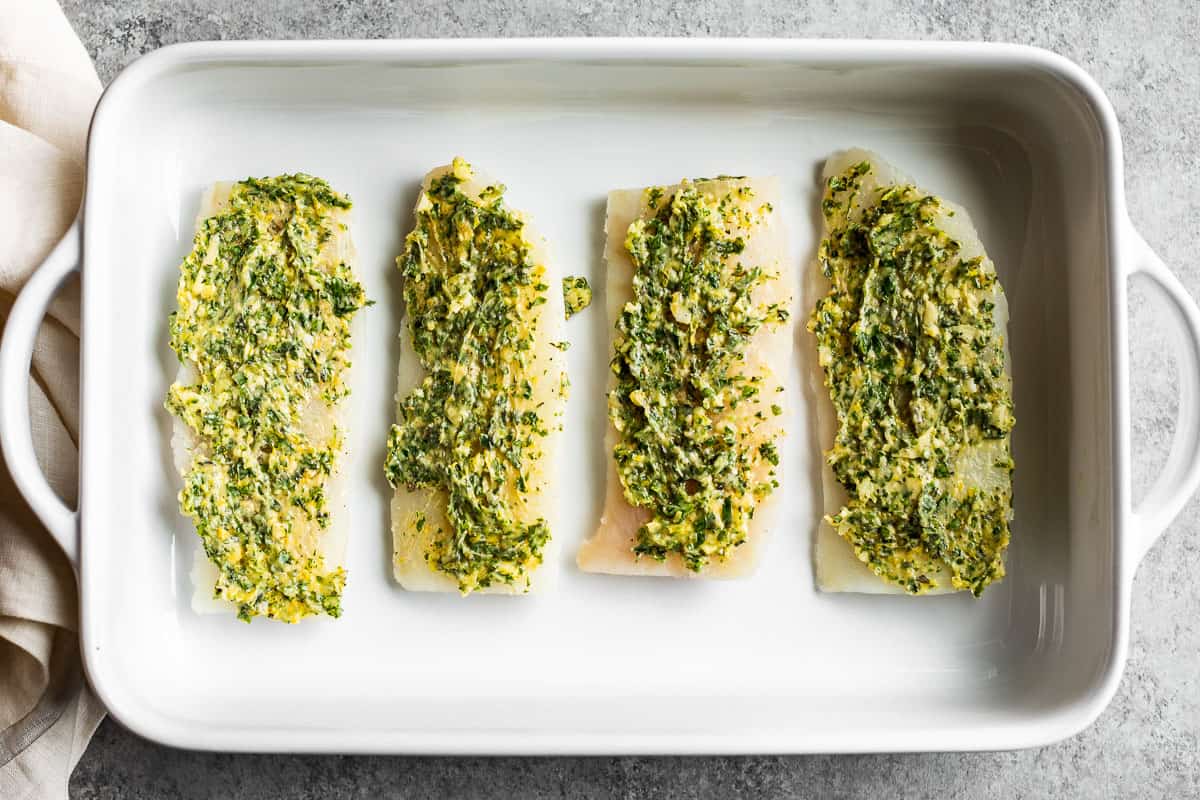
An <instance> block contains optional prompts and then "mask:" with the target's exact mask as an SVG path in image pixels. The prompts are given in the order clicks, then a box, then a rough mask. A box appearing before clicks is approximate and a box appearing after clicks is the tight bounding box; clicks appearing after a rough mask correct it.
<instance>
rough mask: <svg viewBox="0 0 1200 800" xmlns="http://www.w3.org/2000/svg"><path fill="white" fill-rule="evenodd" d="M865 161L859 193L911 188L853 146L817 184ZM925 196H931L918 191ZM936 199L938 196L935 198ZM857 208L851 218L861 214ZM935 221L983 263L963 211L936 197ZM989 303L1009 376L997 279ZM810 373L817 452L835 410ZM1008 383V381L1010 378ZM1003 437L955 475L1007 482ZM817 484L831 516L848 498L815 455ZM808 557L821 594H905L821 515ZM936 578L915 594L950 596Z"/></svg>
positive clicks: (815, 278)
mask: <svg viewBox="0 0 1200 800" xmlns="http://www.w3.org/2000/svg"><path fill="white" fill-rule="evenodd" d="M864 161H866V162H869V163H870V164H871V170H870V172H868V173H867V174H865V175H863V176H862V177H861V179H860V181H861V184H860V185H861V196H863V197H878V194H879V193H878V192H877V191H876V189H877V188H878V187H887V186H893V185H900V186H904V185H911V186H916V185H917V184H916V182H915V181H913V180H912V178H910V177H909V176H908V175H906V174H904V173H903V172H901V171H900V170H899V169H897V168H896V167H894V166H893V165H891V164H889V163H888V162H886V161H884V160H883V159H882V158H880V157H879V155H877V154H875V153H872V152H871V151H869V150H862V149H858V148H854V149H851V150H846V151H845V152H841V153H837V154H836V155H834V156H832V157H831V158H830V159H829V160H827V161H826V162H825V169H824V171H823V173H822V184H823V185H824V183H825V182H827V181H828V180H829V178H831V177H833V176H835V175H840V174H842V173H844V172H845V171H846V170H848V169H849V168H850V167H852V166H854V165H855V164H859V163H862V162H864ZM920 191H922V192H924V193H925V194H931V193H930V192H926V191H925V190H920ZM939 199H941V198H939ZM866 207H867V206H860V207H859V208H858V209H857V211H856V212H851V213H852V215H853V216H861V214H862V211H863V208H866ZM936 224H937V226H938V227H940V228H941V229H942V230H943V231H945V232H946V234H947V235H949V236H950V237H951V238H952V239H955V240H957V241H958V243H959V244H960V245H961V248H962V249H961V250H960V251H959V252H960V257H961V258H962V259H963V260H967V259H971V258H975V257H976V256H982V257H983V258H984V259H985V260H987V261H989V262H990V260H991V259H989V258H988V256H987V253H986V252H985V251H984V248H983V243H982V242H981V241H980V240H979V234H978V233H977V232H976V230H975V226H974V225H973V224H972V222H971V217H970V215H969V214H968V213H967V211H966V209H964V208H962V207H961V206H958V205H956V204H954V203H951V202H948V201H946V200H945V199H941V210H940V212H939V213H938V215H937V217H936ZM809 274H810V275H811V276H812V283H811V285H810V288H811V289H812V291H811V292H810V294H809V296H810V297H824V296H825V294H826V292H827V291H828V290H829V282H828V281H827V280H826V279H825V277H824V275H822V274H821V267H820V264H815V263H814V265H813V267H812V268H811V269H810V270H809ZM989 299H990V300H991V301H992V302H993V303H994V304H995V309H994V311H993V320H994V323H995V326H996V330H997V331H998V332H999V333H1000V335H1001V336H1004V352H1005V362H1006V368H1005V373H1006V377H1007V376H1009V375H1011V371H1012V368H1011V358H1010V356H1009V350H1008V336H1007V331H1008V301H1007V300H1006V298H1005V296H1004V291H1003V289H1002V288H1001V286H1000V282H999V281H996V283H995V290H994V294H993V295H992V297H990V298H989ZM811 363H812V372H811V373H810V380H811V381H812V385H813V394H814V396H815V397H816V420H817V435H818V440H819V441H820V444H821V451H822V455H823V454H824V452H825V451H826V450H828V449H829V447H831V446H832V444H833V441H834V437H835V435H836V433H837V413H836V411H835V410H834V407H833V401H832V400H831V399H830V397H829V389H828V388H827V387H826V386H825V376H824V373H823V371H822V370H821V367H820V365H819V364H818V363H817V359H815V358H813V359H811ZM1010 381H1011V379H1010ZM1005 442H1006V440H1004V439H996V440H987V441H984V442H982V443H981V444H979V445H976V446H974V447H968V448H966V449H965V450H964V452H963V453H962V455H961V456H960V457H959V460H958V465H957V469H956V474H958V475H959V476H961V477H963V478H964V479H965V483H967V484H968V485H971V484H972V483H973V484H974V485H976V486H978V487H979V488H981V489H994V488H996V487H997V486H1000V485H1004V484H1008V485H1011V480H1012V478H1011V476H1010V474H1009V473H1008V471H1007V470H1005V469H1001V468H997V467H996V466H995V463H996V460H997V456H999V455H1001V453H1002V449H1003V447H1004V444H1005ZM821 487H822V497H823V498H824V515H834V514H837V513H838V512H839V511H841V510H842V508H843V507H844V506H845V505H846V504H847V503H848V502H849V498H848V496H847V494H846V491H845V489H843V488H842V485H841V484H840V483H838V481H837V478H835V477H834V474H833V469H832V468H831V467H830V466H829V464H828V463H827V462H826V461H825V459H824V457H822V459H821ZM813 558H814V561H815V567H816V570H815V572H816V582H817V588H819V589H821V590H822V591H825V592H857V593H861V594H908V593H907V592H905V591H904V588H903V587H901V586H898V585H896V584H894V583H891V582H889V581H885V580H883V579H882V578H880V577H878V576H877V575H875V573H874V572H873V571H872V570H871V568H870V567H869V566H867V564H865V563H864V562H862V561H859V560H858V558H857V557H856V556H855V554H854V548H853V547H852V546H851V544H850V543H849V542H847V541H846V540H844V539H842V537H840V536H838V534H837V531H835V530H834V529H833V527H832V526H831V525H829V523H828V522H826V521H825V520H824V518H822V520H821V522H820V524H819V526H818V531H817V539H816V542H815V544H814V547H813ZM932 577H933V578H934V579H935V580H936V581H937V584H938V585H937V587H936V588H933V589H930V590H928V591H926V592H925V593H924V594H923V595H921V596H927V595H935V594H952V593H954V592H956V591H964V590H958V589H955V588H954V587H953V585H952V584H951V583H950V570H949V569H948V568H943V569H942V570H940V571H939V572H938V573H935V574H934V575H933V576H932Z"/></svg>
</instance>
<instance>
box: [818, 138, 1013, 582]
mask: <svg viewBox="0 0 1200 800" xmlns="http://www.w3.org/2000/svg"><path fill="white" fill-rule="evenodd" d="M871 171H872V164H871V163H870V162H865V161H864V162H862V163H859V164H856V165H853V166H851V167H850V168H849V169H847V170H846V171H845V172H843V173H842V174H838V175H834V176H833V177H831V178H829V180H828V181H827V185H826V191H825V196H824V201H823V204H822V210H823V213H824V216H825V220H826V226H827V236H826V238H825V239H824V240H823V241H822V242H821V245H820V250H819V260H820V264H821V269H822V271H823V272H824V275H825V277H826V278H828V279H829V280H830V282H831V283H832V288H831V289H830V291H829V293H828V295H827V296H826V297H824V298H823V299H821V300H820V301H819V302H818V303H817V306H816V308H815V309H814V311H813V314H812V317H811V319H810V320H809V323H808V327H809V329H810V330H811V331H813V332H814V333H815V334H816V338H817V342H818V351H819V357H820V363H821V367H822V368H823V370H824V374H825V384H826V386H827V387H828V388H829V392H830V395H831V397H832V400H833V404H834V407H835V409H836V411H837V419H838V428H837V435H836V439H835V442H834V446H833V448H832V449H831V450H829V451H828V453H827V455H826V457H827V460H828V462H829V464H830V466H831V467H832V469H833V472H834V475H835V476H836V478H837V480H838V482H839V483H841V485H842V486H843V487H844V488H845V490H846V492H847V494H848V495H849V502H848V503H847V505H846V507H844V508H842V509H841V510H840V511H839V512H838V513H836V514H834V515H832V516H830V517H827V518H826V521H827V522H828V523H829V524H830V525H832V526H833V527H834V529H835V530H836V531H837V533H838V534H839V535H840V536H841V537H843V538H844V539H845V540H846V541H848V542H849V543H850V544H851V545H852V546H853V548H854V551H855V554H856V555H857V556H858V558H859V559H860V560H861V561H863V562H865V563H866V564H867V565H868V566H870V567H871V569H872V570H873V571H874V572H875V573H876V575H878V576H879V577H881V578H882V579H884V580H886V581H889V582H892V583H894V584H896V585H899V586H901V587H903V588H904V589H905V590H906V591H907V592H910V593H912V594H921V593H923V592H926V591H929V590H930V589H933V588H935V587H938V586H939V580H948V582H949V584H950V585H951V586H952V587H953V588H954V589H963V590H970V591H971V592H973V593H974V594H975V595H977V596H978V595H979V594H980V593H982V592H983V590H984V589H985V588H986V587H987V586H988V584H990V583H991V582H992V581H995V580H998V579H1000V578H1001V577H1003V576H1004V561H1003V556H1004V551H1005V549H1006V548H1007V546H1008V542H1009V518H1010V516H1011V507H1012V490H1011V472H1012V467H1013V462H1012V458H1011V451H1010V446H1009V433H1010V431H1011V430H1012V427H1013V423H1014V418H1013V406H1012V396H1011V390H1010V381H1009V378H1008V375H1007V373H1006V371H1005V353H1004V339H1003V331H1002V330H1001V328H1000V325H1001V324H1002V323H1001V322H1000V321H998V320H997V313H996V312H997V305H998V304H1001V303H1003V294H1002V290H1001V288H1000V284H999V282H998V280H997V277H996V272H995V268H994V266H993V265H992V263H991V261H990V260H988V259H987V258H986V257H984V256H982V255H980V256H975V257H965V255H964V254H963V252H962V251H963V245H962V243H961V242H959V241H957V240H955V239H954V238H952V237H951V236H950V235H948V234H947V232H946V231H945V230H943V227H944V223H943V221H944V220H947V219H949V218H950V217H952V216H953V212H952V211H950V210H949V209H947V208H946V207H945V205H944V204H943V202H942V201H941V200H939V199H938V198H937V197H933V196H930V195H928V194H925V193H923V192H921V191H920V190H918V189H917V188H916V187H914V186H911V185H884V186H875V185H874V181H871V182H870V185H869V186H870V188H867V186H865V185H864V184H865V183H866V181H865V180H864V176H869V175H870V173H871Z"/></svg>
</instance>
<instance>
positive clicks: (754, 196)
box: [576, 177, 795, 578]
mask: <svg viewBox="0 0 1200 800" xmlns="http://www.w3.org/2000/svg"><path fill="white" fill-rule="evenodd" d="M694 185H695V187H696V188H697V189H698V190H699V191H700V192H703V193H706V194H711V195H713V196H715V197H720V196H723V195H727V194H732V195H733V198H737V195H736V192H737V189H738V188H739V187H749V188H750V190H751V192H750V194H749V196H748V199H734V202H736V203H738V204H739V205H747V206H749V207H752V208H754V209H757V208H759V207H760V206H762V205H763V204H764V203H769V204H770V205H771V206H773V208H774V210H773V211H772V212H771V213H769V214H768V215H767V216H766V218H765V220H764V221H763V222H762V223H760V224H758V225H756V226H755V227H754V228H753V229H752V230H742V231H741V233H742V234H743V235H744V237H745V241H746V247H745V249H744V250H743V251H742V253H741V254H740V255H737V256H734V257H735V258H737V259H738V260H739V261H741V262H742V263H743V264H745V265H747V266H750V265H756V266H760V267H762V268H763V269H764V270H766V271H767V272H768V273H779V277H777V278H776V279H774V280H768V281H765V282H764V283H763V284H762V285H760V286H759V287H758V288H757V289H756V290H755V292H754V295H753V298H752V299H753V302H754V303H755V304H756V305H757V304H772V303H775V304H780V305H782V306H784V307H785V308H788V309H789V310H794V309H792V306H793V302H794V298H795V292H794V285H793V284H794V275H795V273H794V271H793V269H791V262H790V260H789V258H788V237H787V229H786V226H785V225H784V222H783V215H782V213H781V211H780V202H779V194H780V190H779V181H778V179H777V178H773V177H769V178H727V179H726V178H722V179H718V180H711V181H702V182H701V181H697V182H696V183H695V184H694ZM679 188H680V185H679V184H677V185H674V186H664V187H662V190H663V196H664V197H670V196H673V195H674V194H675V192H676V191H678V190H679ZM650 213H651V212H650V210H649V206H648V205H647V202H646V190H645V189H621V190H617V191H613V192H610V193H609V195H608V214H607V217H606V220H605V226H604V229H605V235H606V242H605V248H604V259H605V263H606V264H607V279H606V281H605V297H606V309H607V313H608V322H609V330H610V335H611V336H615V335H616V332H617V331H616V322H617V320H618V318H619V317H620V314H621V310H622V309H623V308H624V306H625V304H626V303H627V302H629V301H630V300H631V299H632V298H633V270H634V265H633V261H632V260H631V259H630V257H629V253H628V251H627V250H626V249H625V238H626V234H627V232H628V230H629V226H630V225H631V224H632V223H633V222H634V221H635V220H637V219H638V218H640V217H642V216H644V215H649V214H650ZM731 232H733V231H731ZM794 319H795V314H794V313H792V314H791V320H794ZM791 320H789V322H787V323H785V324H782V325H777V326H771V325H763V326H762V327H761V328H760V329H759V330H758V332H757V333H756V334H755V335H754V337H753V338H752V339H751V340H750V341H749V342H748V343H747V345H746V349H745V359H744V361H743V364H744V366H743V369H744V370H745V371H747V372H753V371H756V370H761V369H764V368H765V369H766V371H767V373H768V378H767V379H766V380H765V381H764V385H763V387H762V391H761V392H760V394H759V398H760V400H759V401H757V402H753V403H743V404H741V405H740V406H739V410H738V411H737V412H732V413H736V414H745V415H747V416H752V415H753V414H754V413H755V412H757V411H760V410H763V411H765V416H766V421H765V422H764V423H763V424H762V425H761V426H760V427H759V428H758V429H757V432H756V434H755V435H756V438H757V439H759V440H762V441H766V440H769V439H770V438H772V437H776V443H777V444H779V445H782V444H783V441H784V440H783V420H786V419H787V418H788V414H789V398H788V395H787V392H777V391H776V387H777V386H779V385H780V382H781V381H782V379H783V376H785V375H787V372H788V370H789V369H790V367H791V360H792V358H793V355H794V352H793V349H794V346H795V335H794V330H795V328H794V325H793V322H792V321H791ZM607 352H608V354H609V356H611V355H612V353H613V342H612V340H610V342H609V346H608V351H607ZM614 388H616V377H615V376H614V375H612V374H611V372H610V374H609V380H608V392H611V391H612V390H613V389H614ZM771 404H775V405H778V406H780V407H781V408H782V410H783V413H782V414H780V415H774V414H772V412H771V411H770V408H769V407H770V405H771ZM617 443H618V434H617V431H616V429H615V428H614V427H613V425H612V424H611V423H609V424H608V425H607V426H606V433H605V437H604V452H605V456H606V458H605V463H606V465H607V479H606V481H607V488H606V495H605V502H604V510H603V512H602V514H601V517H600V523H599V525H598V527H597V529H596V531H595V533H593V534H592V536H591V537H590V538H589V539H588V540H587V541H585V542H584V543H583V545H582V546H581V547H580V549H579V552H578V554H577V556H576V563H577V564H578V565H579V568H580V569H582V570H584V571H585V572H601V573H608V574H612V575H648V576H669V577H676V578H739V577H744V576H746V575H749V574H750V573H752V572H753V571H754V569H755V567H756V566H757V563H758V559H759V555H760V553H761V551H762V547H763V544H764V542H765V540H766V538H767V533H768V532H769V530H770V528H771V525H772V523H773V517H774V514H773V510H774V507H775V505H776V502H777V498H778V496H779V495H780V493H781V492H784V491H786V490H787V489H786V485H785V484H784V480H785V476H784V475H783V474H782V470H781V469H780V468H777V473H778V474H777V479H778V480H779V481H780V484H781V486H780V487H779V488H777V489H775V491H774V492H772V493H771V494H770V495H769V496H768V497H767V498H765V499H764V500H762V501H760V502H759V504H758V506H757V508H756V510H755V514H754V518H753V519H752V520H751V521H750V525H749V531H748V535H747V537H746V541H745V542H744V543H743V544H741V545H740V546H739V547H737V548H735V549H734V550H733V552H732V553H731V554H730V555H729V556H728V557H726V558H725V559H724V560H723V561H722V560H720V559H713V560H712V561H711V562H709V563H708V564H707V565H706V566H705V567H704V568H703V569H702V570H701V571H700V572H694V571H692V570H690V569H688V568H687V566H685V565H684V563H683V560H682V559H681V558H680V556H679V554H678V553H671V554H670V555H669V556H668V557H667V559H666V560H664V561H658V560H656V559H654V558H651V557H649V556H642V557H640V558H639V557H637V556H636V555H635V554H634V552H633V550H632V548H633V544H634V539H635V536H636V534H637V531H638V529H639V528H641V526H642V525H643V524H645V522H646V521H648V520H649V519H650V517H651V514H650V512H649V511H648V510H647V509H642V508H636V507H634V506H631V505H630V504H629V503H628V501H626V499H625V494H624V491H623V489H622V486H621V479H620V477H619V476H618V474H617V467H616V462H615V461H614V459H613V457H612V453H613V448H614V447H615V446H616V445H617ZM779 449H780V450H782V449H783V448H782V446H781V447H780V448H779ZM765 470H766V467H764V468H763V474H760V475H756V476H755V480H763V479H765V478H766V477H767V476H766V474H765Z"/></svg>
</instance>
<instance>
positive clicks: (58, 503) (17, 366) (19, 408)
mask: <svg viewBox="0 0 1200 800" xmlns="http://www.w3.org/2000/svg"><path fill="white" fill-rule="evenodd" d="M79 234H80V225H79V217H76V218H75V222H74V223H72V225H71V227H70V228H69V229H68V230H67V233H66V235H65V236H63V238H62V241H60V242H59V243H58V244H57V245H56V246H55V248H54V249H53V250H52V251H50V255H49V256H47V257H46V260H45V261H44V262H43V263H42V265H41V266H40V267H38V269H37V271H36V272H34V273H33V275H32V276H30V278H29V281H28V282H27V283H26V284H25V288H24V289H22V290H21V293H20V294H19V295H17V300H16V302H15V303H13V307H12V310H11V311H9V314H8V324H7V325H5V326H4V336H3V338H2V339H0V449H3V451H4V460H5V463H7V464H8V471H9V472H10V473H11V474H12V478H13V483H15V484H16V485H17V490H18V491H20V492H21V495H22V496H23V497H24V498H25V500H26V502H28V503H29V506H30V508H32V509H33V512H34V513H35V514H37V516H38V518H39V519H41V521H42V523H43V524H44V525H45V526H46V528H47V529H48V530H49V531H50V534H51V535H52V536H53V537H54V538H55V540H57V541H58V544H59V546H61V547H62V549H63V552H65V553H66V554H67V558H69V559H70V560H71V564H72V565H73V566H75V567H76V569H78V567H79V518H78V515H77V513H76V512H75V511H72V510H71V509H70V508H68V507H67V505H66V504H65V503H64V502H63V501H62V500H60V499H59V497H58V495H57V494H55V492H54V489H53V488H51V486H50V484H49V482H48V481H47V480H46V477H45V475H43V474H42V468H41V467H40V466H38V461H37V455H36V453H35V452H34V449H33V429H32V428H31V427H30V421H29V380H30V376H29V366H30V362H31V361H32V360H33V346H34V342H35V340H36V339H37V333H38V328H39V327H41V324H42V318H43V317H45V316H46V308H47V307H48V306H49V305H50V301H51V300H52V299H53V298H54V295H55V293H56V292H57V291H58V288H59V287H60V286H62V284H63V281H65V280H66V279H67V277H68V276H69V275H71V273H73V272H76V271H77V270H78V269H79Z"/></svg>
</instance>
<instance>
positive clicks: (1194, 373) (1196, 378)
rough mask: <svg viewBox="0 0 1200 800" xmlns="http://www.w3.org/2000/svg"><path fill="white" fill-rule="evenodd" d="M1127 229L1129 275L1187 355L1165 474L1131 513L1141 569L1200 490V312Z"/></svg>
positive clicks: (1142, 241)
mask: <svg viewBox="0 0 1200 800" xmlns="http://www.w3.org/2000/svg"><path fill="white" fill-rule="evenodd" d="M1126 228H1127V231H1128V239H1129V241H1130V243H1131V244H1132V250H1133V252H1132V254H1131V255H1132V258H1130V260H1129V263H1130V264H1131V267H1130V270H1129V274H1130V275H1131V276H1132V275H1143V276H1145V277H1146V278H1149V281H1150V283H1151V285H1152V286H1153V287H1154V290H1155V291H1156V292H1157V293H1158V294H1159V295H1160V296H1161V297H1162V298H1163V300H1165V302H1166V306H1167V308H1168V310H1169V312H1170V313H1169V316H1170V317H1171V319H1172V321H1173V323H1174V324H1175V326H1176V330H1177V333H1178V334H1179V336H1178V340H1179V347H1180V348H1181V350H1182V352H1181V353H1179V356H1178V358H1177V359H1176V360H1177V362H1178V363H1177V368H1178V370H1179V416H1178V419H1177V420H1176V421H1175V438H1174V440H1173V441H1172V442H1171V452H1170V454H1169V455H1168V456H1167V463H1166V465H1165V466H1164V467H1163V470H1162V474H1160V475H1159V476H1158V478H1157V479H1156V480H1155V481H1154V485H1153V486H1151V487H1150V491H1149V492H1147V493H1146V497H1145V498H1144V499H1143V500H1142V502H1141V503H1140V504H1139V505H1138V506H1137V508H1134V509H1133V511H1132V518H1133V523H1134V524H1133V528H1134V530H1136V531H1137V538H1136V539H1135V540H1134V542H1133V546H1134V547H1135V548H1136V551H1135V552H1134V554H1133V555H1134V560H1133V561H1132V562H1131V563H1132V564H1133V565H1135V566H1136V564H1137V563H1138V562H1139V561H1141V559H1142V557H1143V556H1144V555H1145V554H1146V552H1147V551H1148V550H1149V549H1150V547H1151V546H1152V545H1153V544H1154V542H1155V541H1156V540H1157V539H1158V537H1159V536H1161V535H1162V533H1163V532H1164V531H1165V530H1166V529H1167V526H1169V525H1170V524H1171V521H1172V520H1174V519H1175V517H1176V516H1177V515H1178V514H1179V512H1180V511H1181V510H1183V507H1184V505H1185V504H1186V503H1187V502H1188V500H1190V499H1191V497H1192V495H1193V494H1195V492H1196V489H1197V488H1200V308H1197V306H1196V301H1195V300H1193V299H1192V297H1191V295H1189V294H1188V291H1187V289H1185V288H1184V287H1183V284H1182V283H1180V282H1179V279H1178V278H1176V277H1175V274H1174V273H1172V272H1171V270H1169V269H1167V267H1166V265H1165V264H1163V261H1162V259H1161V258H1159V257H1158V256H1157V255H1156V254H1155V252H1154V251H1153V250H1152V249H1151V248H1150V245H1148V244H1146V240H1145V239H1143V238H1142V236H1141V234H1139V233H1138V232H1137V231H1136V230H1135V229H1134V227H1133V225H1132V224H1128V223H1127V225H1126Z"/></svg>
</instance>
